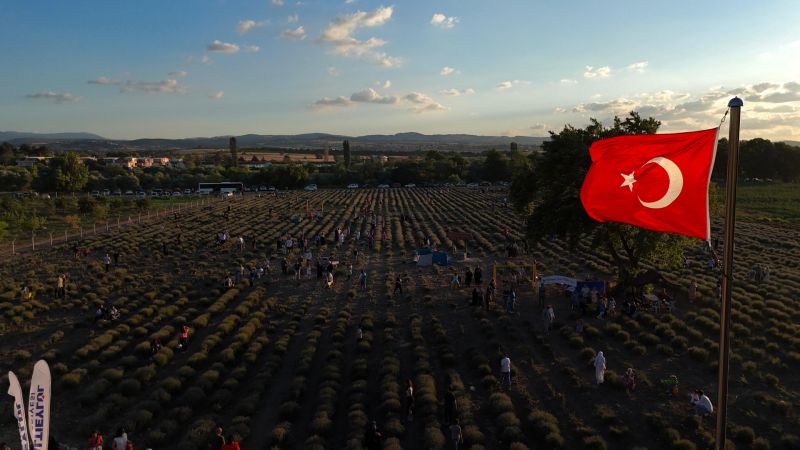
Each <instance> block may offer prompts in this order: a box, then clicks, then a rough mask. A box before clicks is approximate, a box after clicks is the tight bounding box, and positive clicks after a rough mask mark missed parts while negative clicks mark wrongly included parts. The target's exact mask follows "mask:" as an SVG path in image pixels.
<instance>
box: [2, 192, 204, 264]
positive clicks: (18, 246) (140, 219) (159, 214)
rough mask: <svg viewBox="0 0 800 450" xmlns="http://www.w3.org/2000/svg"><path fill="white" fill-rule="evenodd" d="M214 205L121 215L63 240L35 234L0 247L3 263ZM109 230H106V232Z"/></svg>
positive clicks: (200, 203) (192, 204)
mask: <svg viewBox="0 0 800 450" xmlns="http://www.w3.org/2000/svg"><path fill="white" fill-rule="evenodd" d="M213 201H214V198H213V197H209V198H202V199H199V200H197V201H191V202H189V203H188V204H187V203H178V204H177V205H176V204H172V205H169V206H166V207H164V208H162V209H160V210H159V209H155V212H154V213H153V211H152V210H149V209H148V210H147V211H146V212H145V213H142V212H139V213H138V215H136V216H132V215H130V214H129V215H128V217H127V219H124V220H123V219H122V218H121V217H120V216H119V215H117V218H116V223H115V224H114V223H112V220H113V219H112V218H109V219H106V220H105V227H103V226H102V223H101V227H100V230H99V233H98V227H97V222H95V223H93V224H92V228H91V229H88V230H87V229H84V228H83V226H80V227H79V228H78V229H77V230H72V232H70V230H68V229H67V230H64V235H63V236H62V235H61V233H59V236H55V234H54V232H52V231H49V232H45V233H39V234H38V235H37V234H36V233H35V232H33V233H31V237H30V239H28V238H23V237H18V238H17V239H15V240H12V241H11V242H10V243H3V244H0V260H2V261H11V260H12V259H13V258H14V257H17V256H19V255H22V254H29V253H35V252H37V251H44V250H48V249H51V248H53V247H58V246H60V245H66V244H69V243H76V244H77V243H79V242H80V241H81V240H83V239H84V238H85V237H89V236H96V235H98V234H108V233H111V232H117V231H120V230H121V229H123V228H124V227H126V226H131V225H139V224H142V223H144V224H147V223H148V222H151V221H157V220H159V219H161V220H163V219H165V218H168V217H170V215H171V214H174V213H178V212H184V211H194V210H197V208H199V207H202V206H208V205H210V204H211V203H212V202H213ZM104 228H105V229H104Z"/></svg>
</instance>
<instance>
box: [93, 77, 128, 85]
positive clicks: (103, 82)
mask: <svg viewBox="0 0 800 450" xmlns="http://www.w3.org/2000/svg"><path fill="white" fill-rule="evenodd" d="M87 83H89V84H100V85H113V84H119V83H120V82H119V81H118V80H114V79H112V78H109V77H97V78H95V79H94V80H89V81H87Z"/></svg>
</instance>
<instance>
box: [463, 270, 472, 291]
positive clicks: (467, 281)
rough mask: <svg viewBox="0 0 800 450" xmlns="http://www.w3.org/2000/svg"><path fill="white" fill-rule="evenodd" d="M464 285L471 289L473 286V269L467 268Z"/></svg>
mask: <svg viewBox="0 0 800 450" xmlns="http://www.w3.org/2000/svg"><path fill="white" fill-rule="evenodd" d="M464 284H465V285H466V286H467V287H469V286H470V285H471V284H472V269H470V268H469V267H467V272H466V273H465V274H464Z"/></svg>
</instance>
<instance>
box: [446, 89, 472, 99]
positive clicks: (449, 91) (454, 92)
mask: <svg viewBox="0 0 800 450" xmlns="http://www.w3.org/2000/svg"><path fill="white" fill-rule="evenodd" d="M439 93H440V94H442V95H449V96H451V97H458V96H459V95H471V94H474V93H475V89H472V88H466V89H464V90H461V91H459V90H458V89H455V88H452V89H444V90H442V91H439Z"/></svg>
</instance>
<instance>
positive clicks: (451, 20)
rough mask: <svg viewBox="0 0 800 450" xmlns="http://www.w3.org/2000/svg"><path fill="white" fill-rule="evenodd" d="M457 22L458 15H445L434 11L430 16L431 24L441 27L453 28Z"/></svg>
mask: <svg viewBox="0 0 800 450" xmlns="http://www.w3.org/2000/svg"><path fill="white" fill-rule="evenodd" d="M457 23H458V17H447V16H445V15H444V14H442V13H436V14H434V15H433V17H431V25H433V26H437V27H441V28H453V27H454V26H456V24H457Z"/></svg>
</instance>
